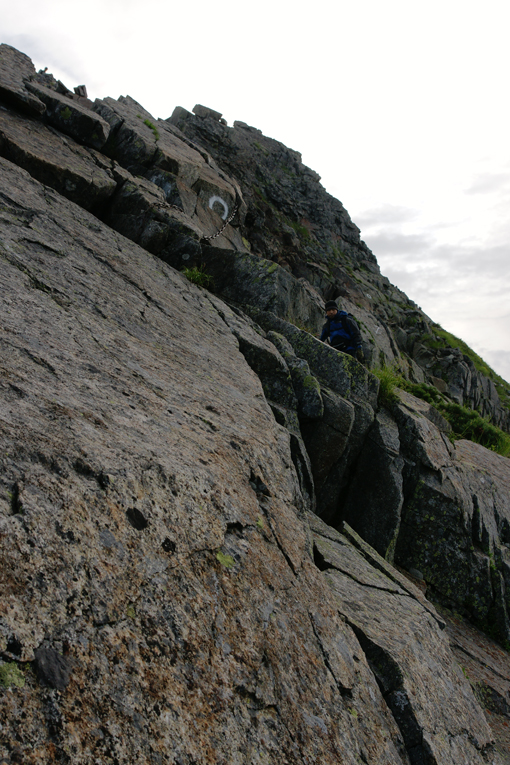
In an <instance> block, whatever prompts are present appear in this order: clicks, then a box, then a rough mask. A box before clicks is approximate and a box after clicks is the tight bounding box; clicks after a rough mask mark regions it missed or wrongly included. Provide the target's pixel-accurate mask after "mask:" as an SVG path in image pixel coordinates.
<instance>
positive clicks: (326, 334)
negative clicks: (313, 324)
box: [321, 322, 329, 343]
mask: <svg viewBox="0 0 510 765" xmlns="http://www.w3.org/2000/svg"><path fill="white" fill-rule="evenodd" d="M328 337H329V322H326V323H325V324H324V326H323V328H322V333H321V340H322V342H323V343H324V342H325V341H326V340H327V338H328Z"/></svg>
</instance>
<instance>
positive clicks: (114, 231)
mask: <svg viewBox="0 0 510 765" xmlns="http://www.w3.org/2000/svg"><path fill="white" fill-rule="evenodd" d="M0 97H1V98H2V99H3V103H2V105H1V108H0V155H1V158H0V232H1V233H0V269H1V272H2V284H3V286H4V289H3V294H2V301H1V334H0V342H1V343H2V354H1V367H0V369H1V372H0V388H1V397H0V429H1V434H2V446H3V448H2V452H1V456H0V459H1V463H2V471H1V474H0V484H1V486H0V536H1V547H0V555H1V568H0V571H1V576H2V588H1V595H0V719H1V726H2V727H1V733H0V758H3V761H4V762H5V763H14V762H27V763H29V762H31V763H41V762H45V763H46V762H48V763H52V762H55V763H57V762H67V763H84V764H85V763H86V764H87V765H88V764H89V763H90V765H92V763H94V764H95V763H126V764H127V763H175V764H176V765H192V763H195V764H198V763H200V764H202V763H228V764H229V765H230V764H231V763H253V764H254V765H255V764H256V763H257V764H258V763H261V764H262V763H268V762H276V761H278V762H281V763H310V765H311V763H316V762H319V761H320V762H324V763H337V762H345V763H353V764H354V763H359V762H364V763H369V764H370V765H375V764H376V763H380V764H381V765H383V763H389V762H391V763H392V764H393V763H406V765H407V764H409V763H410V764H412V765H414V764H415V763H416V764H417V765H418V764H419V763H427V764H428V763H437V765H445V764H447V763H452V765H453V764H455V765H458V764H459V763H466V765H467V764H468V763H469V765H472V764H474V763H501V762H506V761H508V759H509V757H508V749H505V747H506V745H505V743H504V741H505V722H506V719H507V716H508V714H509V709H510V680H509V679H510V664H509V662H508V655H507V654H506V653H505V652H504V651H502V650H501V649H498V648H496V647H495V646H494V644H492V643H491V642H490V640H489V639H488V638H487V637H485V638H483V639H482V638H480V637H477V634H478V633H476V632H475V631H471V632H470V631H469V630H468V628H467V627H465V626H463V624H462V623H461V622H459V621H458V620H457V621H456V622H454V621H453V620H452V619H451V617H450V616H449V615H448V613H446V612H445V613H443V614H440V613H439V612H438V611H437V610H436V607H435V606H434V605H433V604H432V602H431V601H430V600H428V599H427V598H426V597H425V596H424V590H425V589H426V587H428V594H432V596H433V598H434V601H435V602H436V603H437V602H438V603H443V604H444V605H447V606H449V607H450V608H453V609H454V610H456V611H459V612H460V613H462V614H464V615H465V616H468V617H469V618H470V619H471V620H472V621H474V622H476V623H477V624H479V625H481V626H483V627H484V628H486V629H490V630H492V631H493V632H494V634H495V635H496V636H497V637H498V638H499V639H500V640H501V641H504V640H507V639H509V638H510V626H509V620H508V609H509V608H510V601H509V596H508V595H507V592H508V588H509V587H510V581H509V576H510V574H509V571H510V569H509V565H510V558H509V557H508V555H509V554H508V545H509V541H508V539H509V528H510V526H509V524H510V507H509V505H508V489H509V487H510V471H509V468H508V460H507V459H505V458H503V457H500V456H499V455H495V454H493V453H492V452H489V451H487V450H486V449H484V448H483V447H480V446H478V445H476V444H471V443H470V442H465V441H462V442H457V444H456V445H455V446H453V445H452V444H451V443H450V441H449V439H448V438H447V431H448V427H449V426H448V423H446V422H445V421H444V420H443V419H442V417H441V415H440V414H439V413H438V412H437V411H436V410H435V409H434V408H433V407H432V406H430V405H428V404H425V403H424V402H423V401H420V400H419V399H416V398H414V397H413V396H411V395H409V394H406V393H404V392H402V393H400V394H399V395H400V397H399V399H398V402H397V403H396V404H394V405H393V407H392V408H391V409H385V408H384V407H381V406H380V404H379V400H378V386H379V382H378V379H377V378H376V377H374V376H373V375H372V374H371V372H370V371H369V369H368V368H367V367H364V366H362V365H361V364H359V363H358V362H357V361H355V360H354V359H351V358H350V357H348V356H345V355H343V354H339V353H337V352H335V351H333V350H332V349H331V348H329V347H328V346H325V345H324V344H321V343H320V342H319V341H318V340H317V339H316V338H315V337H314V336H313V333H310V331H309V330H313V331H314V332H315V331H316V330H317V329H318V327H319V325H320V323H321V320H322V313H323V310H322V309H323V302H324V298H326V297H331V296H337V295H339V294H342V295H343V298H342V300H343V301H344V302H345V304H346V305H348V306H349V305H352V306H353V308H354V307H355V303H356V301H357V302H359V306H357V307H356V308H355V310H356V313H357V315H361V317H362V322H363V331H364V338H365V342H366V349H367V355H369V353H368V352H371V354H372V357H374V358H378V357H384V358H386V359H389V360H390V359H395V358H399V359H400V361H401V363H402V364H403V365H404V366H405V368H406V369H407V371H408V374H409V375H410V376H414V378H415V379H424V375H425V374H426V372H424V371H423V369H422V367H420V366H419V364H418V362H417V360H416V358H418V357H416V358H413V356H412V354H410V353H407V352H406V355H402V350H399V349H402V348H403V347H404V345H405V346H406V348H408V350H409V343H410V341H409V339H408V333H407V332H406V330H405V326H400V325H398V326H399V328H400V329H401V330H402V332H404V333H405V335H406V338H405V339H403V336H400V335H398V332H397V331H396V330H395V327H396V324H395V325H392V324H391V319H390V316H393V317H395V316H397V315H398V316H399V317H400V316H405V315H408V314H405V311H408V310H411V311H413V312H414V314H413V315H417V311H418V309H416V308H415V307H412V308H409V306H410V305H411V304H410V303H409V301H408V300H407V298H406V297H405V296H404V295H402V293H399V292H398V291H397V290H396V289H395V288H394V287H392V286H391V285H390V284H389V282H387V280H386V279H385V278H384V277H382V276H380V274H379V271H378V267H377V263H376V261H375V258H374V256H373V255H372V254H371V253H370V252H369V251H368V250H367V248H366V247H365V245H364V244H363V243H362V242H360V240H359V232H358V231H357V229H356V227H355V226H354V224H352V222H351V221H350V219H349V218H348V216H347V213H346V212H345V210H344V208H343V207H342V205H341V204H340V203H339V202H337V201H336V200H333V199H332V198H331V197H329V196H328V195H327V194H326V193H325V192H324V191H323V190H322V189H321V187H320V184H319V182H318V177H317V176H316V175H315V174H314V173H313V172H312V171H310V170H308V169H307V168H304V167H303V166H302V164H301V162H300V157H299V155H297V154H296V153H295V152H291V151H290V150H288V149H286V148H285V147H283V146H282V145H281V144H277V142H275V141H271V140H270V139H267V138H265V137H264V136H262V135H261V134H260V133H259V132H258V131H255V130H254V129H253V128H248V127H247V126H245V125H243V124H239V123H238V124H236V125H235V126H234V128H228V127H227V126H225V125H224V124H223V123H222V121H221V115H218V114H216V113H212V112H211V111H210V110H206V109H204V108H202V109H196V110H195V111H196V114H195V115H190V114H189V113H187V112H185V111H184V110H182V109H179V110H176V112H175V113H174V115H173V116H172V118H171V120H170V121H162V120H155V119H154V118H153V117H152V116H151V115H149V114H148V113H147V112H145V111H144V110H143V108H142V107H141V106H140V105H138V104H136V103H135V102H134V101H133V100H132V99H130V98H129V97H126V98H121V99H119V101H114V100H112V99H105V100H103V101H100V102H96V103H95V104H91V103H90V102H89V101H87V99H86V98H85V97H84V96H83V95H76V94H72V93H70V92H69V91H68V90H67V89H66V88H65V86H64V85H62V83H58V82H56V81H55V80H53V78H51V76H48V75H42V74H41V75H37V74H36V73H35V71H34V69H33V66H32V64H31V62H30V60H29V59H28V58H27V57H26V56H24V55H23V54H21V53H19V52H18V51H15V50H14V49H12V48H9V47H8V46H0ZM202 264H203V265H204V270H205V272H207V273H208V274H209V275H212V276H213V278H214V292H213V293H212V292H208V291H206V290H203V289H200V288H199V287H197V286H194V285H193V284H190V282H189V281H188V280H187V279H186V278H185V277H184V276H183V275H182V274H181V273H179V271H180V270H181V269H182V267H183V266H202ZM369 285H370V286H369ZM368 289H370V290H371V291H370V293H368V294H369V295H370V297H369V296H368V294H367V290H368ZM383 296H384V297H383ZM397 297H398V301H396V298H397ZM398 303H400V305H399V304H398ZM409 315H410V314H409ZM419 316H420V318H419V321H423V322H427V321H429V320H427V319H426V317H422V315H421V314H419ZM413 326H416V325H413ZM307 330H308V331H307ZM399 338H400V339H399ZM415 342H416V341H415ZM413 347H414V346H413ZM438 358H439V356H438ZM463 363H465V364H466V366H467V367H468V366H469V365H468V364H467V362H463ZM476 374H478V373H476ZM474 377H476V375H474ZM474 377H473V375H472V377H471V378H470V379H471V382H472V380H473V379H474ZM476 379H478V377H476ZM470 385H471V383H470ZM463 390H464V389H463ZM470 390H471V389H470ZM477 390H478V388H477ZM480 390H482V393H480V401H483V402H486V403H485V404H484V406H486V407H492V410H491V411H494V413H498V412H499V413H500V414H498V415H497V416H498V417H499V420H500V422H502V423H504V417H505V413H504V409H503V408H502V406H501V403H500V401H499V399H498V398H497V393H496V391H495V390H494V391H493V390H492V389H491V388H490V386H489V385H488V384H486V385H485V388H483V386H481V387H480ZM462 395H464V393H462ZM466 395H467V394H466ZM487 402H489V403H487ZM491 402H492V403H491ZM392 564H397V565H398V568H397V567H395V566H394V565H392ZM409 571H410V572H411V575H409V573H408V572H409ZM406 572H407V573H406ZM404 573H406V575H404ZM445 627H446V629H445ZM461 656H462V657H463V658H460V657H461ZM460 665H462V667H463V669H462V668H461V666H460ZM482 707H485V708H489V709H490V711H491V712H492V714H491V715H487V716H488V717H489V719H490V720H491V722H492V723H493V727H492V729H491V728H490V727H489V726H488V724H487V721H486V717H485V716H484V712H483V709H482ZM495 741H496V743H495Z"/></svg>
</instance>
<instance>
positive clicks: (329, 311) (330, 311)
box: [325, 300, 338, 319]
mask: <svg viewBox="0 0 510 765" xmlns="http://www.w3.org/2000/svg"><path fill="white" fill-rule="evenodd" d="M325 310H326V316H327V317H328V319H332V318H333V316H336V314H337V313H338V306H337V304H336V303H335V301H334V300H328V302H327V303H326V306H325Z"/></svg>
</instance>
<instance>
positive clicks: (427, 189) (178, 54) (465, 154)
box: [0, 0, 510, 381]
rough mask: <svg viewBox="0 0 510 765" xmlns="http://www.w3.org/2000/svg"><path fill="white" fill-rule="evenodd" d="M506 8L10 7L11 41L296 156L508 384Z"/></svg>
mask: <svg viewBox="0 0 510 765" xmlns="http://www.w3.org/2000/svg"><path fill="white" fill-rule="evenodd" d="M507 17H508V2H507V0H484V2H483V3H481V2H480V1H479V0H477V2H472V1H471V0H427V2H418V0H385V1H384V2H382V0H336V2H334V3H333V2H332V1H331V0H315V1H314V2H312V3H309V2H306V3H305V2H302V1H301V0H293V2H289V1H288V0H258V2H257V3H241V2H239V1H238V0H237V2H234V0H214V2H213V0H209V1H208V2H205V0H195V2H193V3H190V2H186V0H179V2H173V1H172V0H165V2H163V1H162V0H144V1H143V2H140V0H88V2H87V3H82V2H75V0H16V1H13V0H0V41H1V42H5V43H8V44H9V45H13V46H15V47H17V48H19V49H20V50H22V51H23V52H24V53H27V54H28V55H29V56H30V57H31V58H32V60H33V61H34V64H35V66H36V68H38V69H39V68H44V67H46V66H47V67H48V70H49V71H50V72H52V73H53V74H54V75H55V76H56V77H57V78H58V79H61V80H62V81H63V82H64V83H65V84H66V85H67V86H68V87H69V88H72V87H74V86H75V85H79V84H85V85H86V86H87V89H88V93H89V96H90V97H92V98H96V97H97V98H103V97H105V96H112V97H114V98H117V97H118V96H120V95H130V96H132V97H133V98H135V99H136V100H137V101H139V102H140V103H141V104H142V106H144V108H145V109H147V110H148V111H149V112H151V113H152V114H153V115H154V116H155V117H161V118H166V117H169V116H170V114H171V113H172V111H173V109H174V107H175V106H177V105H179V106H184V107H185V108H187V109H189V110H191V109H192V108H193V106H194V105H195V104H196V103H202V104H204V105H206V106H210V107H212V108H213V109H216V110H217V111H220V112H222V113H223V115H224V117H225V118H226V120H227V121H228V123H229V125H231V124H232V123H233V121H234V120H243V121H244V122H247V123H248V124H250V125H254V126H255V127H258V128H260V129H261V130H262V132H263V133H265V134H266V135H268V136H271V137H272V138H276V139H278V140H279V141H282V142H283V143H284V144H286V145H287V146H289V147H291V148H293V149H296V150H297V151H300V152H301V153H302V155H303V161H304V163H305V164H306V165H308V166H309V167H311V168H312V169H314V170H315V171H317V172H318V173H319V174H320V175H321V177H322V183H323V185H324V186H325V187H326V189H327V190H328V191H329V192H330V193H331V194H333V195H334V196H336V197H338V198H339V199H340V200H341V201H342V203H343V204H344V206H345V207H346V208H347V210H348V212H349V213H350V215H351V217H352V219H353V220H354V222H355V223H356V224H357V225H358V226H359V228H360V229H361V236H362V238H363V239H364V240H365V241H366V242H367V244H368V245H369V246H370V247H371V249H372V250H373V252H374V254H375V255H376V257H377V259H378V262H379V264H380V267H381V271H382V272H383V274H385V275H386V276H388V277H389V279H390V280H391V281H392V282H393V283H394V284H396V285H397V286H398V287H400V288H401V289H402V290H404V291H405V292H406V293H407V294H408V295H409V297H410V298H411V299H413V300H414V301H415V302H416V303H418V305H420V306H421V308H423V310H424V311H425V312H426V313H427V314H428V315H429V316H430V317H431V318H432V319H434V320H435V321H437V322H439V323H440V324H441V325H442V326H443V327H444V328H445V329H447V330H449V331H450V332H453V333H454V334H456V335H457V336H459V337H461V338H462V339H463V340H465V341H466V342H467V343H468V344H469V345H471V347H472V348H473V349H474V350H476V351H477V352H478V353H479V354H480V355H481V356H482V357H483V358H484V359H485V360H486V361H487V362H488V363H489V364H490V365H491V366H492V367H493V368H494V369H495V370H496V371H497V372H498V373H499V374H500V375H502V376H503V377H504V378H505V379H506V380H508V381H510V308H509V305H510V301H509V300H508V297H507V293H508V292H509V289H510V245H509V242H510V220H509V202H510V140H509V136H510V106H509V99H508V72H509V70H510V67H509V59H510V45H509V44H508V21H507Z"/></svg>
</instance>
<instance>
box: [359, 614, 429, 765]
mask: <svg viewBox="0 0 510 765" xmlns="http://www.w3.org/2000/svg"><path fill="white" fill-rule="evenodd" d="M350 626H351V627H352V629H353V631H354V633H355V635H356V637H357V638H358V640H359V642H360V645H361V647H362V649H363V651H364V653H365V656H366V657H367V660H368V663H369V665H370V668H371V670H372V672H373V673H374V676H375V678H376V680H377V684H378V685H379V687H380V689H381V693H382V694H383V697H384V699H385V701H386V703H387V704H388V707H389V708H390V709H391V713H392V715H393V717H394V718H395V722H396V723H397V725H398V727H399V730H400V732H401V733H402V737H403V739H404V742H405V746H406V750H407V753H408V755H409V761H410V763H411V765H440V763H438V762H437V760H436V759H435V758H434V757H433V756H432V754H431V752H430V750H429V748H428V746H427V745H426V744H425V745H424V742H423V731H422V728H421V726H420V725H419V724H418V721H417V720H416V716H415V714H414V711H413V708H412V705H411V703H410V700H409V697H408V695H407V693H406V691H405V689H404V684H403V676H402V671H401V669H400V667H399V666H398V664H397V663H396V662H395V661H394V660H393V659H392V657H391V656H390V655H389V654H388V653H386V652H385V651H384V650H383V649H382V648H381V647H380V646H378V645H376V644H375V643H373V642H372V641H371V640H369V639H368V638H367V637H366V635H364V634H363V632H362V631H361V630H360V629H359V628H358V627H356V625H354V624H351V625H350Z"/></svg>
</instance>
